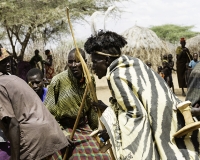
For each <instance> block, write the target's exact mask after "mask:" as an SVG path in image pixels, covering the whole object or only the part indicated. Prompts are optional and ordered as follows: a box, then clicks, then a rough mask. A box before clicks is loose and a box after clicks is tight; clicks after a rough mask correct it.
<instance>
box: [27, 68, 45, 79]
mask: <svg viewBox="0 0 200 160" xmlns="http://www.w3.org/2000/svg"><path fill="white" fill-rule="evenodd" d="M34 75H40V78H44V74H43V73H42V71H41V70H40V69H38V68H32V69H30V70H29V71H28V73H27V74H26V81H28V77H29V76H34Z"/></svg>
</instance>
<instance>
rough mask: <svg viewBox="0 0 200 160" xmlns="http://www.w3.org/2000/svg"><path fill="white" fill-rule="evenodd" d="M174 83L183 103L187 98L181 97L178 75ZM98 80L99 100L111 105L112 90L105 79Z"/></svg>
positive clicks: (174, 77)
mask: <svg viewBox="0 0 200 160" xmlns="http://www.w3.org/2000/svg"><path fill="white" fill-rule="evenodd" d="M172 77H173V83H174V88H175V94H176V96H178V98H179V99H180V100H182V101H184V100H185V97H183V96H182V95H181V93H182V92H181V89H180V88H179V87H178V81H177V75H176V73H173V75H172ZM95 80H96V86H97V98H98V99H99V100H102V101H103V102H104V103H105V104H107V105H109V97H111V94H110V90H109V88H108V85H107V80H106V78H105V77H103V78H102V79H98V77H95ZM186 92H187V89H186V88H185V93H186Z"/></svg>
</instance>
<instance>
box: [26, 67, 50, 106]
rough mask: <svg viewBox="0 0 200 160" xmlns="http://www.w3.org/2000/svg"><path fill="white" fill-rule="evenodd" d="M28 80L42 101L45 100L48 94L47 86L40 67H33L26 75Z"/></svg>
mask: <svg viewBox="0 0 200 160" xmlns="http://www.w3.org/2000/svg"><path fill="white" fill-rule="evenodd" d="M26 82H27V83H28V84H29V85H30V87H31V88H32V89H33V90H34V91H35V92H36V93H37V95H38V96H39V97H40V99H41V100H42V102H44V100H45V98H46V94H47V88H45V87H44V75H43V73H42V71H41V70H40V69H38V68H32V69H30V70H29V71H28V73H27V75H26Z"/></svg>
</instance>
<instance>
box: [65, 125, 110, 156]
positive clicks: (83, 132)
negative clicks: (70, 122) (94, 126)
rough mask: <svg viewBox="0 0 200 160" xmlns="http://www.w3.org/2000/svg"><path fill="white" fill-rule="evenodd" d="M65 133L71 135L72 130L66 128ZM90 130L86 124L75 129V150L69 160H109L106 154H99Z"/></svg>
mask: <svg viewBox="0 0 200 160" xmlns="http://www.w3.org/2000/svg"><path fill="white" fill-rule="evenodd" d="M66 131H67V132H68V133H69V134H71V133H72V129H71V128H67V129H66ZM91 132H92V130H91V129H90V127H89V125H88V124H86V125H84V126H82V127H79V128H78V129H76V132H75V135H74V139H75V140H76V143H75V148H74V150H73V151H72V153H71V156H70V158H69V160H82V159H88V160H111V158H110V156H109V154H108V153H101V152H99V145H98V143H97V141H96V139H95V138H93V137H91V136H90V133H91Z"/></svg>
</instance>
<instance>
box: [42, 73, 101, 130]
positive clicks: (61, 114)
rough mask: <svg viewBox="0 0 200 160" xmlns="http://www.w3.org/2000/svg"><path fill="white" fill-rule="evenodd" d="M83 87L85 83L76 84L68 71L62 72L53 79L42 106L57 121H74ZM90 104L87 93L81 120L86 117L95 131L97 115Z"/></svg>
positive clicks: (75, 80)
mask: <svg viewBox="0 0 200 160" xmlns="http://www.w3.org/2000/svg"><path fill="white" fill-rule="evenodd" d="M93 81H94V77H93ZM85 87H86V83H85V81H84V82H81V83H80V82H78V81H77V79H76V78H75V77H73V75H72V73H71V71H70V70H66V71H63V72H61V73H60V74H58V75H56V76H54V77H53V79H52V81H51V83H50V85H49V86H48V92H47V96H46V99H45V101H44V104H45V106H46V107H47V108H48V109H49V111H50V112H51V114H53V115H54V117H55V118H56V120H57V121H59V120H63V119H65V118H72V119H74V120H75V119H76V117H77V114H78V111H79V107H80V104H81V102H82V98H83V94H84V91H85ZM90 102H91V98H90V96H89V93H88V96H87V98H86V100H85V105H84V109H83V112H82V113H81V118H83V117H85V116H87V120H88V123H89V125H90V127H91V129H96V128H97V127H98V115H97V113H96V111H95V110H94V108H93V107H91V105H90Z"/></svg>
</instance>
